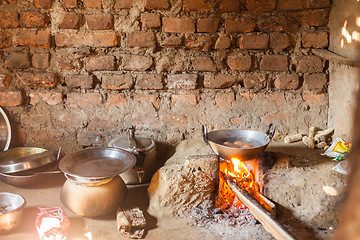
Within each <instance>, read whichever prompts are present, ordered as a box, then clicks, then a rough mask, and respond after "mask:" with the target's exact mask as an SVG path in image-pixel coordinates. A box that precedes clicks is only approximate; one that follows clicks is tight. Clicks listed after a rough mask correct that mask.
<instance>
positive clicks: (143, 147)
mask: <svg viewBox="0 0 360 240" xmlns="http://www.w3.org/2000/svg"><path fill="white" fill-rule="evenodd" d="M133 139H134V140H135V142H136V148H135V149H136V150H137V151H138V152H145V151H148V150H150V149H152V148H153V147H154V146H155V141H154V140H152V139H151V138H148V137H143V136H134V138H133ZM109 147H114V148H120V149H124V150H127V151H130V152H133V150H134V149H133V148H131V147H130V142H129V137H128V136H127V135H124V136H121V137H118V138H115V139H114V140H112V141H110V142H109Z"/></svg>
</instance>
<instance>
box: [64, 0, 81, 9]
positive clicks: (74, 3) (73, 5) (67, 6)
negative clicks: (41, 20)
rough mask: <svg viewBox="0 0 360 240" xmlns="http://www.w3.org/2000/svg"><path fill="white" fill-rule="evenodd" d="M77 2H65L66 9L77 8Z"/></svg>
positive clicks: (72, 0) (67, 0) (66, 0)
mask: <svg viewBox="0 0 360 240" xmlns="http://www.w3.org/2000/svg"><path fill="white" fill-rule="evenodd" d="M77 7H78V5H77V0H64V8H77Z"/></svg>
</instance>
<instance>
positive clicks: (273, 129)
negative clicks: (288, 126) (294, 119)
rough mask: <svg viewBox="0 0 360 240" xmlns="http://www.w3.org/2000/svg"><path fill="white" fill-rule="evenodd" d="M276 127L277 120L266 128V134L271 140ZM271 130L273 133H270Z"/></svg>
mask: <svg viewBox="0 0 360 240" xmlns="http://www.w3.org/2000/svg"><path fill="white" fill-rule="evenodd" d="M271 128H272V131H271ZM275 128H276V127H275V122H272V123H270V124H269V126H268V129H267V130H266V135H268V136H269V138H270V140H271V139H272V137H273V136H274V134H275ZM270 131H271V133H270Z"/></svg>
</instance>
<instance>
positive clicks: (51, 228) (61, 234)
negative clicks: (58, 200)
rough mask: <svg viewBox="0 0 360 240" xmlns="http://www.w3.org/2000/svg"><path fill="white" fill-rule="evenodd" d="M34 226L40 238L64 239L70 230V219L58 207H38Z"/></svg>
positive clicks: (47, 239) (43, 239)
mask: <svg viewBox="0 0 360 240" xmlns="http://www.w3.org/2000/svg"><path fill="white" fill-rule="evenodd" d="M38 209H39V213H38V215H37V217H36V221H35V226H36V230H37V232H38V235H39V238H40V239H41V240H65V239H66V236H67V235H68V233H69V231H70V221H69V218H68V217H67V216H66V214H65V213H64V211H63V210H62V209H61V208H60V207H53V208H42V207H39V208H38Z"/></svg>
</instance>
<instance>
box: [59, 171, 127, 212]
mask: <svg viewBox="0 0 360 240" xmlns="http://www.w3.org/2000/svg"><path fill="white" fill-rule="evenodd" d="M126 196H127V187H126V185H125V183H124V181H123V180H122V179H121V178H120V177H119V176H115V177H114V178H112V179H111V180H110V181H104V184H97V185H95V186H84V185H82V184H79V183H76V182H74V181H72V180H69V179H67V180H66V182H65V183H64V186H63V187H62V189H61V193H60V198H61V201H62V202H63V204H64V205H65V206H66V207H67V208H68V209H70V210H71V211H73V212H74V213H76V214H78V215H80V216H84V217H97V216H101V215H105V214H108V213H111V212H114V214H115V212H116V210H117V208H118V207H119V205H120V204H121V203H122V202H123V201H124V200H125V199H126Z"/></svg>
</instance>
